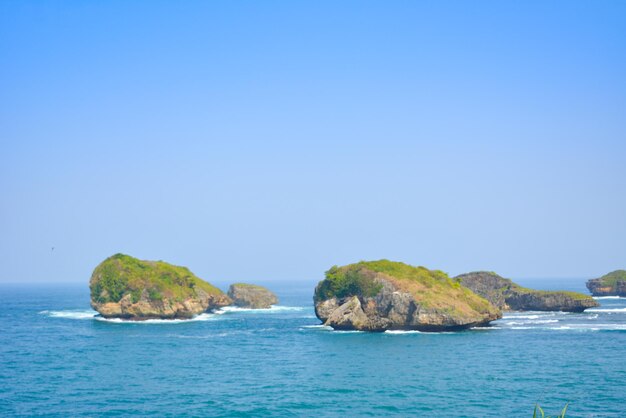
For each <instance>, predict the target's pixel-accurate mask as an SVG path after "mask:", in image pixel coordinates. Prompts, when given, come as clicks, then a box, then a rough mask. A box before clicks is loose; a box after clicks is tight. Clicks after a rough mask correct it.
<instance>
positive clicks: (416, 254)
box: [0, 1, 626, 282]
mask: <svg viewBox="0 0 626 418" xmlns="http://www.w3.org/2000/svg"><path fill="white" fill-rule="evenodd" d="M0 62H2V63H3V64H2V65H0V196H1V200H0V228H1V234H0V263H2V266H3V268H2V274H1V275H0V281H2V282H20V281H48V282H55V281H65V282H67V281H73V282H86V281H87V280H88V279H89V276H90V275H91V271H92V270H93V268H94V267H95V266H96V265H97V264H98V263H99V262H100V261H101V260H102V259H104V258H106V257H107V256H109V255H111V254H113V253H116V252H124V253H128V254H131V255H134V256H137V257H139V258H143V259H163V260H166V261H170V262H173V263H176V264H182V265H186V266H188V267H190V268H191V269H192V271H194V272H195V273H197V274H198V275H200V276H201V277H203V278H205V279H207V280H209V281H210V280H219V281H229V280H250V281H254V280H257V281H258V280H263V281H273V280H276V281H285V280H294V281H297V280H301V281H303V282H304V281H307V282H311V281H315V280H319V279H321V278H322V276H323V272H324V271H325V270H326V269H328V268H329V267H330V266H331V265H333V264H346V263H350V262H355V261H359V260H363V259H379V258H389V259H393V260H400V261H405V262H408V263H411V264H418V265H424V266H427V267H429V268H438V269H442V270H444V271H446V272H448V273H450V274H459V273H462V272H467V271H472V270H479V269H481V270H482V269H484V270H494V271H497V272H499V273H500V274H502V275H505V276H508V277H513V278H516V277H595V276H598V275H601V274H604V273H606V272H608V271H610V270H614V269H617V268H626V251H625V250H626V242H625V241H624V240H625V237H626V216H625V215H626V164H625V162H624V161H625V157H626V76H625V74H626V3H624V2H620V1H597V2H596V1H593V2H592V1H587V2H576V1H551V2H545V1H528V2H496V1H482V2H462V1H458V2H456V1H455V2H445V1H443V2H442V1H411V2H409V1H407V2H404V1H391V2H382V1H380V2H362V1H359V2H350V1H344V2H326V1H317V2H251V1H246V2H241V1H223V2H217V1H216V2H204V1H189V2H173V1H132V2H131V1H108V2H98V1H65V2H60V1H57V2H52V1H50V2H30V1H5V2H2V3H0ZM52 247H55V250H54V251H51V248H52Z"/></svg>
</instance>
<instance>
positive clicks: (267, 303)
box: [228, 283, 278, 309]
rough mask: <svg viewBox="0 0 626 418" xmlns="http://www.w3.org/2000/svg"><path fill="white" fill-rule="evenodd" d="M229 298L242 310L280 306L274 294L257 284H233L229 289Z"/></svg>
mask: <svg viewBox="0 0 626 418" xmlns="http://www.w3.org/2000/svg"><path fill="white" fill-rule="evenodd" d="M228 296H229V297H230V298H231V299H232V301H233V304H234V305H235V306H238V307H240V308H251V309H268V308H271V307H272V305H276V304H278V297H276V295H275V294H274V293H272V292H271V291H270V290H269V289H266V288H265V287H263V286H259V285H256V284H248V283H235V284H232V285H230V287H229V288H228Z"/></svg>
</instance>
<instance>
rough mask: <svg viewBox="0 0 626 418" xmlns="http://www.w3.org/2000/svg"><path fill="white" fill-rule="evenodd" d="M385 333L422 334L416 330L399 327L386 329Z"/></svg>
mask: <svg viewBox="0 0 626 418" xmlns="http://www.w3.org/2000/svg"><path fill="white" fill-rule="evenodd" d="M385 334H393V335H407V334H421V332H419V331H416V330H409V331H403V330H399V329H394V330H391V329H390V330H387V331H385Z"/></svg>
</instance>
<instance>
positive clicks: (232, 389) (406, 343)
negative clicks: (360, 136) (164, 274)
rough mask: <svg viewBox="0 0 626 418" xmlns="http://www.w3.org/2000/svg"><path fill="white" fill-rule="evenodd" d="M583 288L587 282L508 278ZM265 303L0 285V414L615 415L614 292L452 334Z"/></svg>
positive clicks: (625, 377)
mask: <svg viewBox="0 0 626 418" xmlns="http://www.w3.org/2000/svg"><path fill="white" fill-rule="evenodd" d="M520 282H521V283H522V284H524V285H529V286H534V287H537V288H548V289H549V288H562V289H570V290H579V291H584V281H582V280H563V281H536V282H535V281H532V282H524V281H520ZM270 287H271V288H273V289H274V290H275V291H276V293H278V295H279V297H280V298H281V304H280V305H279V306H278V307H276V308H274V309H271V310H269V311H255V310H247V311H246V310H226V311H225V312H223V313H221V314H205V315H201V316H200V317H198V318H196V319H195V320H191V321H178V322H163V321H149V322H147V323H123V322H116V321H104V320H100V319H98V318H96V317H95V316H94V315H95V313H94V312H93V311H91V309H90V308H89V293H88V289H87V287H86V285H84V286H77V285H71V286H68V285H65V286H61V285H59V286H51V285H45V286H41V285H12V286H10V285H3V286H1V287H0V416H7V417H13V416H59V417H61V416H62V417H66V416H130V415H137V416H147V415H154V416H198V417H207V416H211V417H213V416H215V417H236V416H279V417H293V416H318V417H320V416H350V417H352V416H390V415H396V416H408V415H413V416H428V417H431V416H433V417H530V416H532V410H533V406H534V404H535V402H540V403H541V404H542V405H543V406H545V409H546V410H547V411H548V412H551V413H556V412H557V411H558V410H559V409H560V408H561V407H562V406H563V405H564V404H565V403H566V402H570V409H569V414H568V416H569V417H626V299H615V298H613V299H600V300H599V301H600V302H601V305H602V306H601V307H600V308H598V309H592V310H590V311H588V312H585V313H583V314H565V313H541V312H524V313H515V314H513V313H509V314H506V315H505V318H504V319H502V320H500V321H497V322H495V323H494V326H493V327H491V328H489V329H475V330H471V331H465V332H456V333H437V334H426V333H382V334H368V333H359V332H333V331H330V330H328V329H326V328H324V327H321V326H320V325H319V321H318V320H317V319H316V318H315V315H314V313H313V305H312V300H311V295H312V287H311V286H307V287H303V286H302V285H298V286H297V287H294V286H289V285H277V284H274V285H271V284H270Z"/></svg>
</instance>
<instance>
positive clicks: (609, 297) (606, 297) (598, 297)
mask: <svg viewBox="0 0 626 418" xmlns="http://www.w3.org/2000/svg"><path fill="white" fill-rule="evenodd" d="M593 298H594V299H598V300H603V299H626V298H623V297H621V296H594V297H593Z"/></svg>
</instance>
